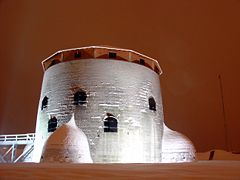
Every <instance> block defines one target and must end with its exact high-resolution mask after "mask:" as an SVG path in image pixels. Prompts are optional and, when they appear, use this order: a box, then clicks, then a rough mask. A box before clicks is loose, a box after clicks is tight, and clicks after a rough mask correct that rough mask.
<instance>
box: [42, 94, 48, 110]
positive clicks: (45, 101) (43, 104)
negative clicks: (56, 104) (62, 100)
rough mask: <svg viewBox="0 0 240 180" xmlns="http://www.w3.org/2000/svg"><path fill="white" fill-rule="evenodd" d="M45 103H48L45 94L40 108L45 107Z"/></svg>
mask: <svg viewBox="0 0 240 180" xmlns="http://www.w3.org/2000/svg"><path fill="white" fill-rule="evenodd" d="M47 105H48V97H47V96H45V97H44V98H43V100H42V106H41V110H43V109H45V108H47Z"/></svg>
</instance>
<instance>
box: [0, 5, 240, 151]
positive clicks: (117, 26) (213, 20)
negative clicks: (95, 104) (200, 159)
mask: <svg viewBox="0 0 240 180" xmlns="http://www.w3.org/2000/svg"><path fill="white" fill-rule="evenodd" d="M0 23H1V25H0V42H1V44H0V61H1V71H0V84H1V88H0V134H12V133H28V132H34V130H35V121H36V115H37V106H38V101H39V96H40V90H41V82H42V77H43V70H42V67H41V61H42V60H43V59H45V58H46V57H48V56H50V55H51V54H53V53H54V52H56V51H58V50H61V49H66V48H73V47H81V46H88V45H110V46H116V47H121V48H129V49H133V50H136V51H138V52H141V53H143V54H146V55H148V56H150V57H153V58H155V59H158V60H159V63H160V65H161V67H162V69H163V75H162V76H161V87H162V95H163V101H164V113H165V122H166V124H167V125H168V126H169V127H170V128H172V129H174V130H177V131H180V132H182V133H184V134H185V135H187V136H188V137H189V138H190V139H191V140H192V141H193V143H194V144H195V146H196V148H197V150H198V151H206V150H209V149H213V148H217V149H225V150H232V151H240V141H239V138H240V134H239V131H240V122H239V121H240V115H239V100H240V96H239V92H240V78H239V68H240V62H239V61H240V59H239V58H240V46H239V43H240V1H239V0H225V1H223V0H222V1H221V0H194V1H190V0H167V1H165V0H164V1H161V0H121V1H114V0H112V1H110V0H101V1H100V0H94V1H91V0H88V1H86V0H84V1H83V0H82V1H80V0H79V1H77V0H67V1H60V0H1V1H0ZM219 75H220V76H221V79H219V78H218V76H219ZM220 80H221V82H222V92H223V93H222V94H221V88H220ZM221 95H223V102H224V103H222V98H221ZM223 104H224V108H225V118H224V113H223V112H224V111H223Z"/></svg>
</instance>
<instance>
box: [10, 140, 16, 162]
mask: <svg viewBox="0 0 240 180" xmlns="http://www.w3.org/2000/svg"><path fill="white" fill-rule="evenodd" d="M15 156H16V144H13V145H12V154H11V162H14V159H15Z"/></svg>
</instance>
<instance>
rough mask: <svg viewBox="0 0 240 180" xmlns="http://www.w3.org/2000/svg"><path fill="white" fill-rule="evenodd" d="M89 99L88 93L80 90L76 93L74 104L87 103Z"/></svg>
mask: <svg viewBox="0 0 240 180" xmlns="http://www.w3.org/2000/svg"><path fill="white" fill-rule="evenodd" d="M86 100H87V93H86V92H85V91H83V90H79V91H77V92H76V93H75V94H74V104H75V105H79V104H85V103H86Z"/></svg>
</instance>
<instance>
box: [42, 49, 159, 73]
mask: <svg viewBox="0 0 240 180" xmlns="http://www.w3.org/2000/svg"><path fill="white" fill-rule="evenodd" d="M81 59H116V60H120V61H127V62H132V63H137V64H141V65H143V66H146V67H148V68H150V69H152V70H153V71H155V72H156V73H158V74H159V75H161V74H162V69H161V67H160V65H159V64H158V61H157V60H156V59H153V58H150V57H148V56H146V55H144V54H141V53H139V52H136V51H133V50H129V49H122V48H115V47H111V46H87V47H80V48H72V49H65V50H60V51H57V52H56V53H54V54H53V55H51V56H49V57H48V58H46V59H45V60H43V61H42V66H43V70H44V71H46V70H47V69H48V68H49V67H51V66H53V65H55V64H58V63H61V62H67V61H73V60H81Z"/></svg>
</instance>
